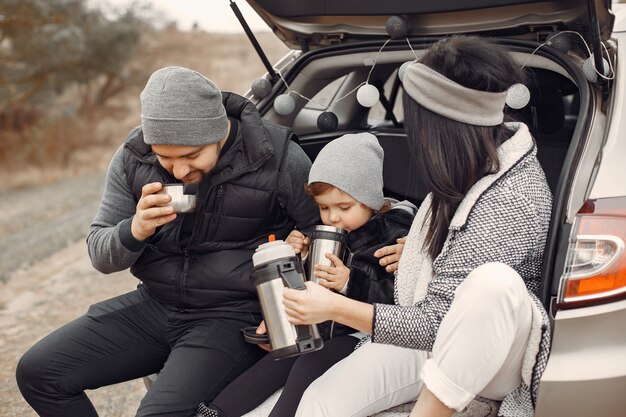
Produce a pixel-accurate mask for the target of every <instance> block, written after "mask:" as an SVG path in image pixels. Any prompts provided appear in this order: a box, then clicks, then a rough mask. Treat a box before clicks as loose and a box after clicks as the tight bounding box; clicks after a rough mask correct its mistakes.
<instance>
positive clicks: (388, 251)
mask: <svg viewBox="0 0 626 417" xmlns="http://www.w3.org/2000/svg"><path fill="white" fill-rule="evenodd" d="M396 242H398V243H396V244H395V245H389V246H385V247H383V248H380V249H378V250H377V251H376V252H374V256H375V257H377V258H380V261H378V263H379V264H380V266H384V267H385V271H387V272H395V271H396V270H397V269H398V262H399V261H400V255H402V251H403V250H404V244H405V243H406V237H401V238H399V239H396Z"/></svg>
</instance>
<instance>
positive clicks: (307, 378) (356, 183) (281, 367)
mask: <svg viewBox="0 0 626 417" xmlns="http://www.w3.org/2000/svg"><path fill="white" fill-rule="evenodd" d="M305 189H306V191H307V193H308V194H309V195H310V196H311V197H312V198H313V199H314V200H315V202H316V203H317V205H318V206H319V210H320V217H321V219H322V222H323V223H324V224H325V225H327V226H335V227H340V228H343V229H346V230H347V231H348V232H349V235H348V249H349V250H350V252H351V254H352V256H351V257H350V261H349V263H348V264H347V265H346V264H344V263H343V262H342V261H341V259H339V258H338V257H336V256H334V255H332V254H327V257H328V258H329V259H330V260H331V261H332V263H333V266H330V267H328V266H325V265H316V266H315V270H316V271H315V275H316V276H317V277H318V278H320V280H319V283H320V285H323V286H325V287H327V288H330V289H332V290H335V291H338V292H341V293H342V294H344V295H346V296H347V297H350V298H354V299H356V300H359V301H364V302H368V303H386V304H393V301H394V300H393V280H394V275H393V271H395V269H396V267H397V261H398V259H399V256H400V254H401V253H402V248H403V246H404V239H403V237H404V236H405V235H406V234H407V233H408V231H409V229H410V227H411V223H412V221H413V217H414V216H415V211H416V208H415V206H414V205H412V204H411V203H409V202H402V203H398V204H396V205H395V206H394V207H391V203H390V201H387V200H385V198H384V196H383V149H382V148H381V147H380V145H379V143H378V140H377V139H376V137H375V136H374V135H371V134H369V133H360V134H349V135H344V136H342V137H340V138H338V139H335V140H333V141H332V142H330V143H328V144H327V145H326V146H325V147H324V148H323V149H322V150H321V151H320V153H319V155H318V156H317V158H316V159H315V162H314V163H313V166H312V167H311V171H310V173H309V180H308V184H307V185H306V187H305ZM286 241H287V242H289V243H290V244H291V245H292V246H293V248H294V250H295V252H296V253H301V254H303V255H304V254H306V253H307V251H308V245H309V239H308V238H307V237H306V236H305V235H304V234H303V233H301V232H300V231H298V230H293V231H292V232H291V233H290V235H289V236H288V237H287V239H286ZM379 258H380V259H379ZM318 329H319V330H320V334H322V336H323V337H324V338H325V339H326V341H325V342H324V348H323V349H321V350H319V351H316V352H312V353H308V354H306V355H302V356H295V357H291V358H286V359H281V360H279V361H276V360H274V359H273V358H272V357H271V355H266V356H265V357H264V358H262V359H261V360H260V361H259V362H257V363H256V364H255V365H253V366H252V367H251V368H249V369H248V370H247V371H245V372H244V373H243V374H241V375H240V376H239V377H238V378H237V379H236V380H234V381H233V382H232V383H231V384H230V385H228V386H227V387H226V388H225V389H224V390H223V391H222V392H221V393H220V394H219V395H218V396H217V397H216V398H215V399H214V400H213V401H212V402H211V404H210V405H208V406H205V405H204V404H201V405H200V407H199V408H198V416H211V417H213V416H216V417H217V416H220V417H234V416H241V415H243V414H245V413H247V412H249V411H251V410H253V409H254V408H256V407H257V406H258V405H260V404H261V403H262V402H263V401H264V400H265V399H267V398H268V397H269V396H270V395H271V394H273V393H274V392H275V391H276V390H278V389H279V388H280V387H282V386H284V389H283V392H282V393H281V395H280V398H279V399H278V402H277V403H276V405H275V406H274V409H273V410H272V412H271V413H270V416H271V417H278V416H290V417H291V416H293V415H294V414H295V412H296V409H297V407H298V403H299V401H300V398H301V396H302V393H303V392H304V391H305V390H306V388H307V387H308V386H309V384H310V383H311V382H313V381H314V380H315V379H316V378H318V377H319V376H320V375H322V374H323V373H324V372H325V371H326V370H327V369H329V368H330V367H331V366H333V365H334V364H335V363H337V362H339V361H340V360H341V359H343V358H345V357H346V356H347V355H349V354H350V353H351V352H352V351H353V350H354V348H355V346H356V345H357V343H358V342H359V341H360V340H361V339H362V338H363V337H364V336H365V335H364V334H363V333H358V332H356V331H355V330H354V329H351V328H348V327H346V326H342V325H339V324H333V323H331V322H326V323H322V324H320V325H318ZM257 333H265V326H264V323H261V326H259V330H257Z"/></svg>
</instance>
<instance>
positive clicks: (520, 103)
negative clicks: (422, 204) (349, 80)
mask: <svg viewBox="0 0 626 417" xmlns="http://www.w3.org/2000/svg"><path fill="white" fill-rule="evenodd" d="M385 29H386V30H387V33H388V35H389V36H390V38H389V39H387V40H386V41H385V43H384V44H383V45H382V47H381V48H380V49H379V50H378V53H377V54H376V57H375V58H374V62H373V63H372V66H371V68H370V70H369V73H368V75H367V78H366V80H365V81H363V82H361V83H360V84H359V85H357V86H356V87H355V88H353V89H352V90H351V91H349V92H348V93H346V94H345V95H343V96H342V97H339V98H337V99H336V100H333V101H332V102H330V103H328V104H326V105H324V104H320V103H318V102H315V101H314V100H313V99H311V98H308V97H306V96H304V95H302V94H301V93H299V92H298V91H295V90H292V89H291V87H290V86H289V84H288V83H287V81H286V80H285V78H284V77H283V75H282V73H281V72H280V71H279V70H276V69H275V71H276V73H277V74H278V75H279V76H280V79H281V80H282V82H283V83H284V84H285V86H286V87H287V92H286V93H284V94H280V95H278V96H277V97H276V98H275V99H274V103H273V107H274V110H275V111H276V113H278V114H279V115H282V116H287V115H289V114H291V113H293V111H294V110H295V108H296V102H295V99H294V97H293V96H298V97H301V98H303V99H304V100H306V101H307V102H311V103H315V104H316V105H317V106H319V107H320V108H322V109H324V110H323V111H322V112H321V113H320V114H319V116H318V118H317V127H318V129H320V131H322V132H332V131H334V130H336V129H337V128H338V126H339V120H338V117H337V115H336V114H335V113H333V112H332V111H330V110H329V108H330V107H331V106H332V105H334V104H336V103H337V102H339V101H341V100H343V99H345V98H346V97H348V96H350V95H351V94H352V93H354V92H355V91H356V100H357V102H358V103H359V104H360V105H361V106H363V107H368V108H369V107H373V106H374V105H375V104H376V103H378V101H379V100H380V92H379V90H378V88H376V87H375V86H374V85H372V84H370V83H369V81H370V77H371V75H372V72H373V71H374V68H375V67H376V64H377V62H378V59H379V57H380V54H381V52H382V51H383V49H384V48H385V46H387V44H388V43H389V42H390V41H391V40H392V39H399V38H402V37H404V38H405V39H406V41H407V44H408V46H409V48H410V49H411V51H412V52H413V55H414V56H415V59H417V58H418V56H417V54H416V53H415V50H413V47H412V45H411V43H410V41H409V39H408V37H406V36H407V34H408V33H409V29H410V28H409V25H408V23H407V21H406V20H405V19H404V18H403V17H401V16H391V17H390V18H389V19H388V20H387V23H386V25H385ZM566 34H574V35H576V36H578V37H579V38H580V39H581V40H582V42H583V44H584V45H585V48H586V49H587V53H588V57H587V59H585V60H584V61H583V63H582V65H581V71H582V72H583V74H584V76H585V78H586V79H587V80H588V81H589V82H597V81H598V79H599V77H600V78H603V79H605V80H612V79H614V78H615V71H614V68H613V64H612V62H611V60H610V55H609V52H608V50H607V48H606V46H605V45H604V44H603V43H601V44H600V45H601V46H602V50H601V51H600V53H601V54H602V64H603V68H602V71H599V70H598V69H597V68H596V67H595V61H594V54H592V53H591V50H590V48H589V45H588V44H587V42H586V41H585V39H584V38H583V36H582V35H581V34H580V33H578V32H575V31H561V32H556V33H553V34H550V35H549V36H548V37H547V38H546V41H545V42H543V43H542V44H540V45H539V46H538V47H537V48H535V50H534V51H533V52H531V54H530V55H534V54H535V53H536V52H537V51H538V50H539V49H541V48H543V47H545V46H548V47H552V48H555V49H556V50H559V51H561V52H563V53H568V52H569V51H570V50H571V49H572V40H571V39H570V38H569V37H568V36H564V35H566ZM529 60H530V58H529ZM412 62H414V60H413V61H406V62H404V63H402V65H401V66H400V68H398V74H397V75H398V78H399V79H400V81H401V82H402V81H403V78H404V73H405V71H406V68H407V67H408V66H409V65H410V64H411V63H412ZM527 64H528V61H527V62H526V63H524V64H523V65H522V66H521V69H524V67H525V66H526V65H527ZM250 90H251V92H252V94H253V95H254V96H255V97H257V98H259V99H263V98H265V97H267V96H268V95H269V94H270V93H271V91H272V83H271V82H270V81H269V80H267V79H266V78H258V79H256V80H254V81H253V82H252V85H251V87H250ZM529 101H530V91H529V89H528V87H527V86H525V85H524V84H519V83H518V84H514V85H512V86H511V87H510V88H509V89H508V90H507V98H506V104H507V106H508V107H510V108H512V109H521V108H523V107H525V106H526V105H527V104H528V103H529Z"/></svg>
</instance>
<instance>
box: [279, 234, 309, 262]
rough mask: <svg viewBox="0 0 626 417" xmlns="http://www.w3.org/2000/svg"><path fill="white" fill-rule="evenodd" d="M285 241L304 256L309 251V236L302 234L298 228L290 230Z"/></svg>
mask: <svg viewBox="0 0 626 417" xmlns="http://www.w3.org/2000/svg"><path fill="white" fill-rule="evenodd" d="M285 242H287V243H289V244H290V245H291V247H292V248H293V251H294V252H295V253H296V254H298V253H299V254H300V256H303V257H304V256H306V254H307V253H308V251H309V238H308V237H306V236H304V235H303V234H302V233H301V232H300V231H298V230H292V231H291V233H289V236H287V239H285Z"/></svg>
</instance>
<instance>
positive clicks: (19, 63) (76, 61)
mask: <svg viewBox="0 0 626 417" xmlns="http://www.w3.org/2000/svg"><path fill="white" fill-rule="evenodd" d="M140 26H141V24H140V21H139V19H138V18H137V17H136V16H135V14H134V13H133V10H132V9H129V10H127V11H126V12H125V13H124V14H122V15H121V16H117V18H116V19H115V20H112V19H110V18H108V17H106V16H105V15H104V13H103V12H102V11H100V10H97V9H89V8H87V6H86V4H85V1H84V0H0V128H1V129H2V130H5V129H7V130H21V129H24V128H25V127H27V126H28V125H30V124H33V123H37V122H39V121H40V118H41V116H42V113H43V112H42V110H44V109H46V108H47V106H49V105H50V104H51V103H52V102H54V100H55V99H56V98H58V97H59V96H60V95H61V94H62V93H63V92H65V91H66V90H67V89H68V88H69V87H72V86H79V87H80V88H81V90H82V94H81V97H80V101H79V102H78V103H74V104H75V106H76V109H75V110H76V111H79V112H89V111H90V110H92V109H93V106H94V104H95V105H102V104H104V103H105V102H106V101H107V100H108V99H110V98H111V97H112V96H114V95H115V94H118V93H119V92H120V91H122V90H123V89H124V88H125V86H126V85H128V83H129V82H130V81H131V80H129V74H127V73H125V72H124V71H123V69H124V66H125V64H126V62H127V61H128V60H129V59H130V58H131V56H132V54H133V52H134V50H135V47H136V45H137V44H138V41H139V37H140ZM65 111H66V113H67V109H65Z"/></svg>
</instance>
